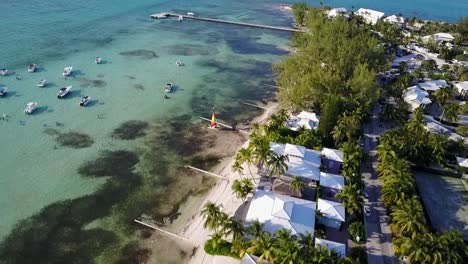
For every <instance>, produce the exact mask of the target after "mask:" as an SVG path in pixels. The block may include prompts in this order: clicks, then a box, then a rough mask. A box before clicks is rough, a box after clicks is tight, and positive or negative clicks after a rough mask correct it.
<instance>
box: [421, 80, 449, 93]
mask: <svg viewBox="0 0 468 264" xmlns="http://www.w3.org/2000/svg"><path fill="white" fill-rule="evenodd" d="M448 86H449V85H448V83H447V82H446V81H445V80H430V81H425V82H422V83H418V87H419V88H421V89H423V90H424V91H427V92H435V91H437V90H439V89H440V88H442V87H448Z"/></svg>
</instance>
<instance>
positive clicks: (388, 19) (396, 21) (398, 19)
mask: <svg viewBox="0 0 468 264" xmlns="http://www.w3.org/2000/svg"><path fill="white" fill-rule="evenodd" d="M384 21H385V22H388V23H393V24H403V23H405V19H404V18H403V17H401V16H396V15H391V16H388V17H386V18H384Z"/></svg>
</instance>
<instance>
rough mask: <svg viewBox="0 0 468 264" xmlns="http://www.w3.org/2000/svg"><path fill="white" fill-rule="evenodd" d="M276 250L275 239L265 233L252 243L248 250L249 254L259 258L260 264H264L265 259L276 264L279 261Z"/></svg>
mask: <svg viewBox="0 0 468 264" xmlns="http://www.w3.org/2000/svg"><path fill="white" fill-rule="evenodd" d="M276 248H277V245H276V241H275V238H273V237H272V236H271V235H270V234H269V233H263V234H262V235H261V236H260V237H258V238H257V239H255V240H253V241H252V245H251V246H250V247H249V248H248V249H247V252H248V253H250V254H254V255H256V256H258V257H259V259H258V262H259V263H262V261H263V260H264V259H265V260H267V261H269V262H270V263H274V262H275V261H276V259H277V254H276V252H277V250H276Z"/></svg>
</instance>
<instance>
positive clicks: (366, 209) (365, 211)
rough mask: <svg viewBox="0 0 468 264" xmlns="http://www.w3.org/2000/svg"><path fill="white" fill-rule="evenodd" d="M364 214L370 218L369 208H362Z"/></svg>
mask: <svg viewBox="0 0 468 264" xmlns="http://www.w3.org/2000/svg"><path fill="white" fill-rule="evenodd" d="M364 213H366V216H371V210H370V207H369V206H367V205H365V206H364Z"/></svg>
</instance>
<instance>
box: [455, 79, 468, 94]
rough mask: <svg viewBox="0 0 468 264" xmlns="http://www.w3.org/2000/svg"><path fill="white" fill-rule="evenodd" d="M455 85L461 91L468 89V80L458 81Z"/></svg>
mask: <svg viewBox="0 0 468 264" xmlns="http://www.w3.org/2000/svg"><path fill="white" fill-rule="evenodd" d="M454 86H455V88H457V90H458V91H460V92H461V91H468V81H466V82H459V83H456V84H455V85H454Z"/></svg>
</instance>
